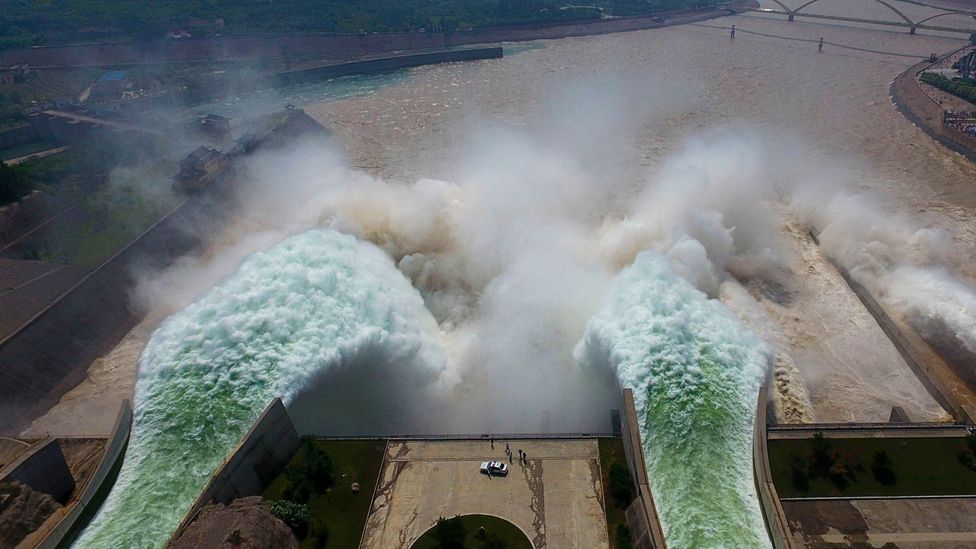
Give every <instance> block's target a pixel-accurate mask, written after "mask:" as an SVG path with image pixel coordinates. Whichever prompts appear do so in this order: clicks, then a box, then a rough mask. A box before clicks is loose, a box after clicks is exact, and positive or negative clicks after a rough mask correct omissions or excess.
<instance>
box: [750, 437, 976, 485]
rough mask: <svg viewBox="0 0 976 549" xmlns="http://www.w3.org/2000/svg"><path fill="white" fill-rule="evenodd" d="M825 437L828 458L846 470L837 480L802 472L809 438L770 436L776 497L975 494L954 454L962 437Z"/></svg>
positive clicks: (810, 456)
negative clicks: (777, 494)
mask: <svg viewBox="0 0 976 549" xmlns="http://www.w3.org/2000/svg"><path fill="white" fill-rule="evenodd" d="M825 440H826V442H827V443H829V450H828V452H827V453H828V454H829V455H831V456H834V458H833V464H836V463H837V462H843V463H844V464H843V467H844V468H845V469H846V470H847V472H846V474H845V475H844V477H843V478H842V479H841V481H840V482H837V481H836V479H832V478H831V477H830V476H829V475H814V476H811V475H808V474H806V475H805V474H801V473H802V472H803V470H804V469H805V468H807V465H806V464H809V463H811V462H812V461H814V460H815V457H814V450H813V440H812V439H799V440H771V441H769V466H770V469H771V470H772V474H773V483H774V484H775V485H776V490H777V492H778V493H779V495H780V497H784V498H789V497H831V496H841V497H843V496H849V497H852V496H927V495H970V494H976V471H973V470H971V469H969V468H967V467H966V466H965V465H963V464H962V462H961V461H960V459H959V452H960V450H961V449H962V448H965V447H966V439H965V438H961V437H960V438H879V439H870V438H848V439H844V438H841V439H838V438H829V439H825ZM881 456H883V457H881ZM833 464H832V465H831V467H833V466H834V465H833ZM798 471H800V473H798Z"/></svg>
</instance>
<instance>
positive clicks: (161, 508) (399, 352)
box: [78, 230, 445, 547]
mask: <svg viewBox="0 0 976 549" xmlns="http://www.w3.org/2000/svg"><path fill="white" fill-rule="evenodd" d="M436 332H437V327H436V324H435V322H434V320H433V318H432V317H431V316H430V314H429V313H428V312H427V310H426V309H425V308H424V304H423V300H422V298H421V297H420V295H419V293H418V292H417V291H416V290H415V289H414V288H413V287H412V286H411V285H410V283H409V282H408V281H407V280H406V279H405V278H404V277H403V275H401V274H400V272H399V271H397V269H396V267H395V266H394V265H393V262H392V261H391V259H390V258H389V257H388V256H387V255H385V254H384V253H383V252H381V251H380V250H379V249H377V248H375V247H374V246H372V245H370V244H367V243H363V242H360V241H358V240H356V239H355V238H353V237H351V236H345V235H340V234H339V233H336V232H332V231H322V230H313V231H309V232H307V233H304V234H301V235H299V236H295V237H292V238H289V239H287V240H284V241H282V242H281V243H280V244H278V245H277V246H275V247H274V248H272V249H270V250H269V251H267V252H265V253H257V254H254V255H252V256H250V257H248V258H247V259H246V260H245V261H244V263H243V264H242V265H241V267H240V269H239V270H238V271H237V272H236V273H235V274H234V275H232V276H230V277H229V278H228V279H226V280H225V281H223V282H222V283H220V284H219V285H218V286H216V287H215V288H213V289H212V290H210V291H208V292H207V293H205V294H204V295H203V296H201V297H200V298H199V299H198V300H197V301H196V302H194V303H193V304H191V305H190V306H188V307H187V308H185V309H184V310H182V311H181V312H179V313H177V314H175V315H173V316H172V317H170V318H169V319H168V320H166V321H165V322H164V323H163V324H162V326H160V328H159V330H157V331H156V333H155V334H153V336H152V338H151V339H150V341H149V344H148V345H147V347H146V350H145V352H144V353H143V355H142V359H141V362H140V368H139V378H138V381H137V382H136V395H135V399H136V410H135V418H134V423H133V429H132V438H131V440H130V442H129V448H128V451H127V453H126V456H125V461H124V464H123V466H122V470H121V472H120V473H119V478H118V481H117V482H116V484H115V487H114V488H113V489H112V492H111V493H110V494H109V497H108V499H107V500H106V502H105V504H104V505H103V507H102V509H101V511H100V513H99V514H98V515H97V516H96V517H95V519H94V521H93V522H92V524H91V525H90V526H89V527H88V529H87V530H86V531H85V532H84V534H83V536H82V537H81V539H80V540H79V542H78V546H80V547H150V546H161V545H162V544H163V543H165V541H166V539H167V537H168V536H169V535H170V534H171V532H172V531H173V530H174V529H175V527H176V526H177V524H178V523H179V521H180V518H181V517H182V515H183V513H184V512H186V510H187V508H188V507H189V506H190V504H191V503H192V502H193V500H194V499H195V498H196V497H197V495H198V494H199V493H200V492H201V490H202V489H203V487H204V485H205V484H206V482H207V480H208V478H209V476H210V475H211V474H212V473H213V472H214V470H215V468H216V467H217V466H218V465H219V463H220V462H221V460H222V459H224V458H225V457H226V455H227V453H228V452H229V451H230V450H231V449H232V448H233V447H234V445H235V444H237V442H238V441H239V440H240V438H241V436H243V434H244V433H245V432H246V431H247V429H248V428H249V427H250V425H251V423H252V422H253V421H254V420H255V419H256V417H257V415H258V414H259V413H260V412H261V410H262V409H263V408H264V407H265V405H267V404H268V402H269V401H270V400H271V399H272V398H274V397H275V396H279V395H280V396H282V397H283V398H284V400H285V401H286V403H287V402H289V401H290V400H291V399H292V398H294V397H295V396H296V394H298V393H299V392H300V391H301V389H302V388H303V386H304V385H306V384H307V383H308V382H309V380H310V378H312V377H314V376H316V375H321V374H322V373H323V372H326V371H328V370H330V369H335V368H357V367H368V364H360V363H365V362H367V360H370V361H371V360H373V359H374V358H375V357H376V356H385V357H387V358H392V359H393V360H395V362H396V363H397V364H398V366H399V367H400V368H410V369H416V370H418V371H419V372H420V373H421V375H425V376H426V379H427V380H429V381H430V382H434V381H435V380H437V379H438V378H439V377H440V374H442V373H443V372H444V368H445V359H444V356H443V354H442V353H441V351H440V350H439V347H437V346H436V345H433V344H431V342H430V336H431V335H432V334H436Z"/></svg>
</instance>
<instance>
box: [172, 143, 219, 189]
mask: <svg viewBox="0 0 976 549" xmlns="http://www.w3.org/2000/svg"><path fill="white" fill-rule="evenodd" d="M229 164H230V159H229V158H228V157H227V156H226V155H224V154H223V153H221V152H220V151H218V150H216V149H211V148H208V147H204V146H203V145H201V146H199V147H197V148H196V149H194V150H193V152H191V153H190V154H188V155H187V157H186V158H184V159H183V160H182V161H180V173H179V174H177V175H176V181H177V184H178V185H179V186H180V187H182V189H183V190H196V189H200V188H202V187H203V186H204V185H206V184H207V183H210V182H211V181H213V180H215V179H217V177H218V176H219V175H220V174H221V173H222V172H223V171H224V170H225V169H226V168H227V166H228V165H229Z"/></svg>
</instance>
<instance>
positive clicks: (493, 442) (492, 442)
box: [489, 437, 495, 450]
mask: <svg viewBox="0 0 976 549" xmlns="http://www.w3.org/2000/svg"><path fill="white" fill-rule="evenodd" d="M489 440H490V441H491V449H492V450H494V449H495V437H491V438H490V439H489Z"/></svg>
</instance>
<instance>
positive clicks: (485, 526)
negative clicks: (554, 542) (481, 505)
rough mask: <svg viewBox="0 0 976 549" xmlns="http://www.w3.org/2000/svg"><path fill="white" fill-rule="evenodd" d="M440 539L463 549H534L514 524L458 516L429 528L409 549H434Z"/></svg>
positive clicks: (489, 517)
mask: <svg viewBox="0 0 976 549" xmlns="http://www.w3.org/2000/svg"><path fill="white" fill-rule="evenodd" d="M443 536H451V539H453V540H455V541H457V542H459V543H461V545H462V546H463V547H470V548H472V549H480V548H482V547H485V548H487V547H495V546H499V545H500V543H499V542H503V543H504V545H503V546H504V547H506V548H507V549H533V546H532V542H531V541H529V536H528V535H527V534H526V533H525V532H524V531H523V530H522V529H521V528H519V527H518V526H517V525H515V523H512V522H509V521H508V520H506V519H504V518H502V517H499V516H495V515H479V514H474V515H458V516H455V517H452V518H448V519H443V522H441V521H438V522H437V524H434V525H432V526H431V527H430V528H428V529H427V530H426V531H425V532H424V533H423V534H421V535H420V537H419V538H417V541H415V542H413V544H411V545H410V549H437V548H438V547H440V546H441V545H440V544H441V542H442V541H443Z"/></svg>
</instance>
